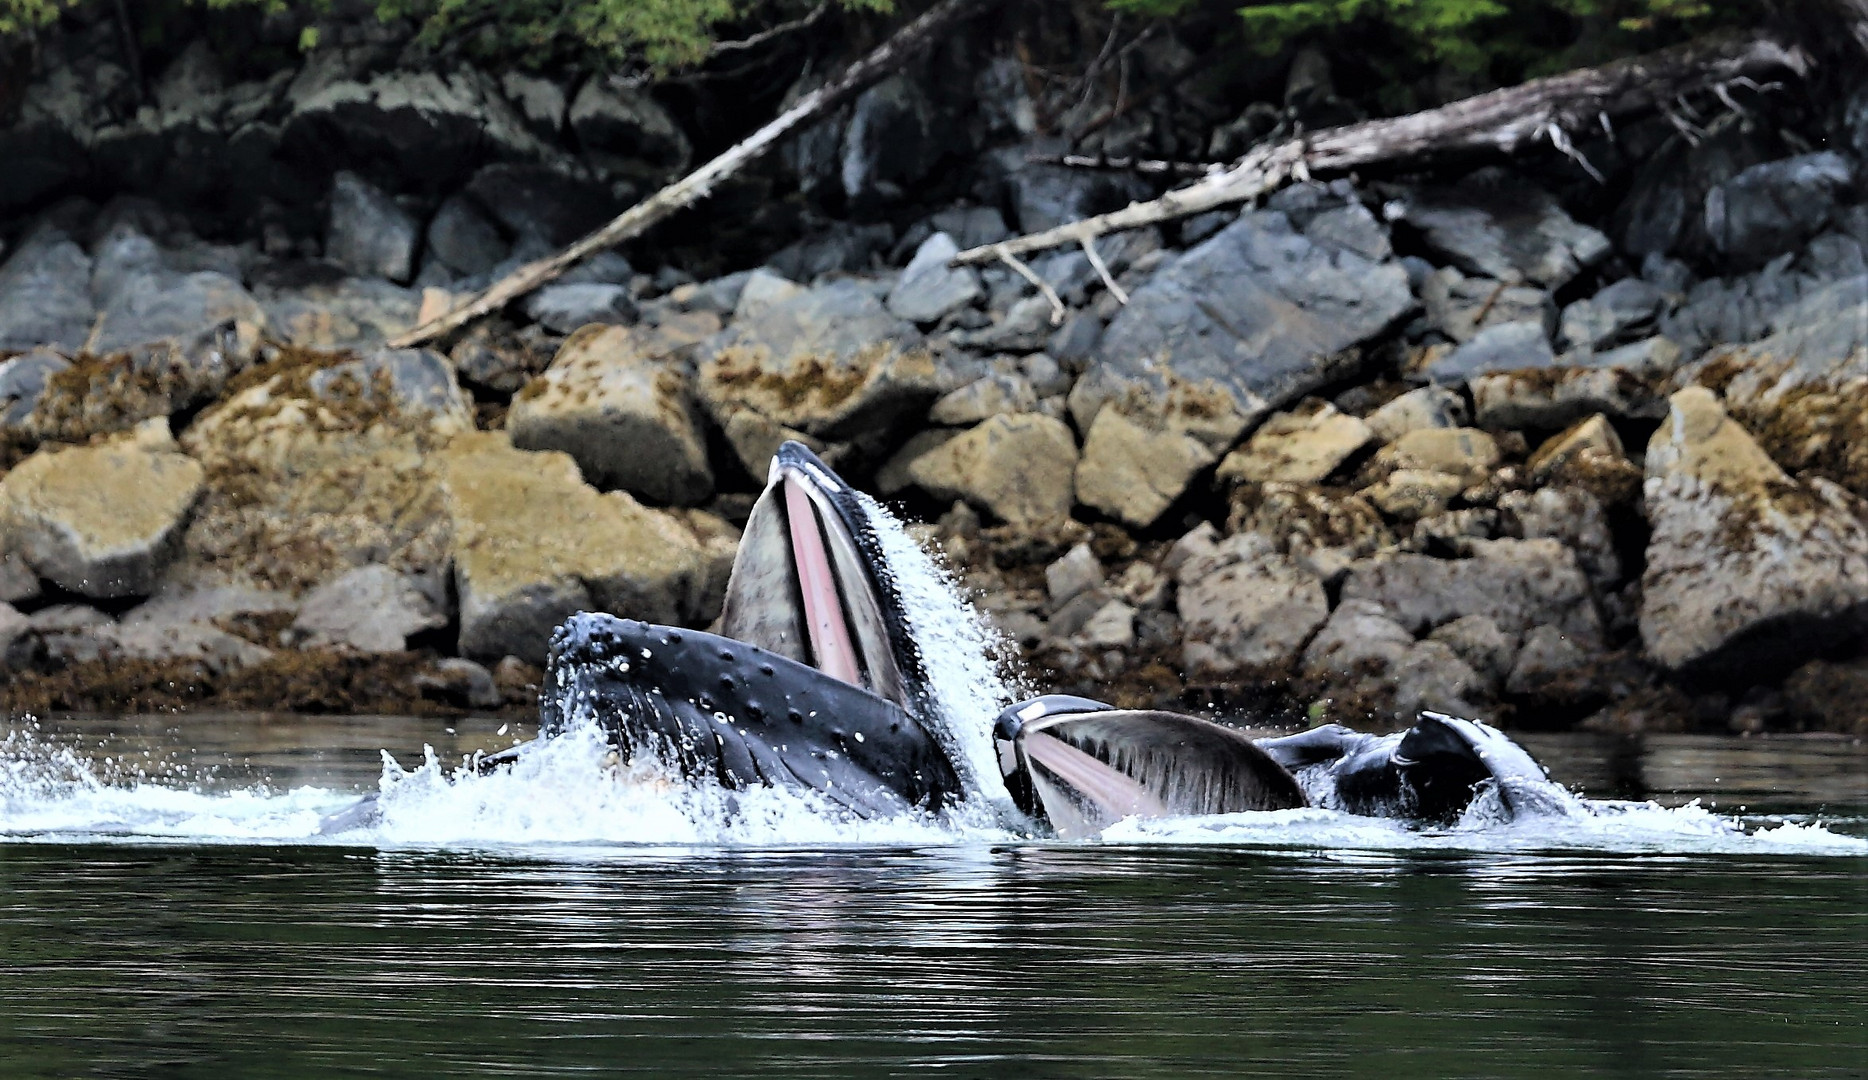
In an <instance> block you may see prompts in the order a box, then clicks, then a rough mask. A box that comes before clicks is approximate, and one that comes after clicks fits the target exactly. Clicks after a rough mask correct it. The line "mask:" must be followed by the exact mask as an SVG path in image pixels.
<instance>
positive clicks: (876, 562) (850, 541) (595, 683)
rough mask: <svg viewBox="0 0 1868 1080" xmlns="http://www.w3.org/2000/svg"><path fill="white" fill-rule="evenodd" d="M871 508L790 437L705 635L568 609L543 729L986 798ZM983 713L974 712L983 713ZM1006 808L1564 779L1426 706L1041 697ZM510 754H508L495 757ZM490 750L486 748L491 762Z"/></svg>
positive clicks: (1374, 803) (845, 804)
mask: <svg viewBox="0 0 1868 1080" xmlns="http://www.w3.org/2000/svg"><path fill="white" fill-rule="evenodd" d="M878 515H879V510H878V508H877V507H876V505H875V504H874V503H873V502H872V501H870V500H869V498H868V497H867V496H865V495H863V494H862V493H860V492H858V491H856V490H855V489H853V488H851V487H850V486H849V485H848V484H846V483H845V482H844V481H843V480H842V478H840V477H839V476H837V474H836V473H835V472H833V471H832V470H831V469H830V468H829V467H828V466H826V465H825V464H824V463H823V462H822V461H821V460H819V459H818V458H817V456H816V455H814V454H812V453H811V451H809V450H808V449H806V448H805V447H803V446H801V445H799V444H797V443H795V442H793V443H786V444H784V445H783V446H782V447H781V448H780V449H779V451H778V453H777V455H776V456H775V457H774V459H773V461H772V465H771V469H770V472H769V475H768V479H767V483H766V487H765V490H764V492H763V493H762V494H761V496H760V497H759V499H758V501H757V503H756V504H755V505H754V508H753V510H752V513H751V515H750V517H749V518H748V520H747V523H746V529H745V533H744V536H743V538H742V540H741V543H740V549H739V552H738V554H737V557H736V559H735V561H734V564H733V570H732V576H731V579H730V581H729V584H728V587H727V596H726V603H725V609H724V611H723V613H722V616H721V620H720V624H719V631H720V632H719V633H717V634H714V633H704V632H700V631H695V630H687V629H681V628H677V627H668V626H658V625H654V624H649V623H643V622H638V621H635V620H632V619H624V618H618V617H616V616H613V615H605V614H596V613H580V614H578V615H575V616H573V617H572V618H571V619H569V620H568V621H567V622H566V623H565V624H564V625H563V626H561V627H560V628H559V629H558V631H557V632H556V634H555V635H554V636H553V639H552V645H551V652H550V658H549V660H548V661H547V669H546V685H545V689H544V693H543V695H542V699H541V706H540V719H541V724H540V734H541V737H542V738H549V737H551V736H552V735H554V734H556V733H559V732H561V731H564V730H566V729H567V728H568V727H569V726H571V725H572V724H574V723H579V722H594V723H595V724H597V725H598V726H599V727H600V728H601V729H602V730H603V731H604V732H605V734H606V735H607V736H608V737H609V739H610V740H611V741H612V742H613V743H614V744H615V745H616V746H617V747H618V749H619V751H621V752H622V753H624V754H626V755H628V756H630V757H632V758H633V757H637V756H644V755H646V756H651V757H653V758H655V759H657V760H659V761H661V762H662V763H663V764H665V765H667V766H669V767H672V768H674V769H676V770H678V771H680V772H681V773H682V774H684V775H686V776H688V777H689V778H692V779H696V780H701V781H709V782H715V783H718V784H721V785H724V786H726V787H728V788H735V789H745V788H748V787H753V786H757V785H770V786H776V787H788V788H802V789H807V790H809V791H813V792H816V793H817V794H818V795H820V796H821V797H823V798H824V799H827V800H829V801H830V802H832V803H834V804H836V805H837V806H840V807H842V808H843V809H844V810H845V811H847V812H848V813H851V814H854V815H857V816H861V817H874V816H882V815H888V814H893V813H898V812H901V811H903V810H907V809H910V808H920V809H923V810H930V811H938V810H942V809H944V808H947V807H950V806H954V805H956V804H958V803H960V802H962V801H963V800H965V799H967V798H968V797H969V796H970V795H984V794H985V792H984V789H985V788H986V787H987V786H988V781H987V778H984V777H980V776H977V775H969V774H968V773H969V769H968V765H967V761H968V758H967V756H966V755H965V753H964V752H963V751H962V748H961V747H960V746H958V745H957V740H958V739H959V737H960V736H959V734H958V733H956V732H954V731H951V730H949V729H948V727H947V726H946V724H945V723H944V722H943V719H942V717H940V716H938V715H936V714H937V711H938V710H937V708H936V702H935V701H934V700H933V690H932V687H931V680H930V674H929V673H930V661H931V660H935V659H938V658H937V657H930V655H929V654H928V651H927V650H929V649H938V648H940V647H942V646H943V643H941V642H928V641H923V640H921V639H920V638H919V637H918V636H917V634H916V632H915V630H916V628H915V625H914V621H913V619H912V617H911V613H910V611H909V610H908V602H907V600H906V599H905V597H904V595H903V590H902V587H901V581H900V578H899V576H898V574H897V573H896V572H895V570H894V568H892V567H891V566H890V565H889V560H888V558H887V554H886V551H885V545H884V543H883V541H882V536H881V529H882V528H884V527H888V526H884V525H883V524H882V523H881V522H880V520H879V516H878ZM987 707H988V708H990V706H987ZM992 738H993V745H994V748H995V749H996V751H997V759H998V766H999V768H998V771H999V776H998V777H996V778H992V779H996V780H1000V781H1003V783H1004V784H1005V787H1006V789H1007V790H1008V791H1009V793H1010V794H1011V796H1012V798H1011V804H1012V805H1015V806H1016V807H1017V810H1016V811H1015V810H1013V809H1012V806H1011V805H1004V800H1001V801H1000V803H1001V807H1002V809H1001V810H1000V816H1002V817H1008V816H1009V817H1016V816H1018V812H1019V811H1022V813H1023V815H1025V816H1026V817H1027V818H1028V821H1024V822H1013V821H1007V822H1005V823H1006V824H1011V825H1015V826H1020V827H1026V828H1029V827H1031V826H1032V825H1034V824H1035V825H1036V826H1038V827H1039V828H1041V829H1045V830H1048V831H1050V832H1052V833H1054V834H1056V835H1058V836H1060V837H1065V838H1069V837H1076V836H1084V835H1091V834H1094V833H1096V832H1098V831H1100V830H1101V829H1102V828H1103V827H1105V826H1107V825H1108V824H1111V823H1113V822H1114V821H1117V820H1120V819H1122V818H1125V817H1131V816H1143V817H1161V816H1173V815H1188V814H1220V813H1232V812H1238V811H1246V810H1274V809H1288V808H1294V807H1302V806H1307V805H1315V804H1318V803H1321V804H1322V805H1327V806H1331V807H1334V808H1336V809H1341V810H1345V811H1348V812H1351V813H1358V814H1373V815H1379V816H1388V817H1401V818H1408V819H1413V820H1419V821H1424V822H1446V821H1451V820H1453V819H1455V818H1457V817H1458V816H1459V815H1460V814H1461V813H1462V812H1463V811H1464V810H1465V809H1466V808H1467V806H1468V805H1469V804H1470V803H1471V802H1472V800H1473V798H1474V797H1475V794H1476V793H1477V792H1480V791H1482V790H1486V789H1488V788H1489V789H1492V790H1494V791H1496V793H1497V797H1498V803H1499V806H1500V807H1501V809H1502V810H1503V811H1505V812H1506V813H1513V812H1524V811H1526V810H1534V809H1538V808H1547V807H1554V806H1558V805H1561V804H1562V802H1563V799H1562V796H1561V789H1558V788H1556V786H1555V785H1554V784H1552V783H1551V782H1550V781H1549V780H1547V779H1546V778H1545V776H1544V772H1543V770H1542V769H1541V768H1539V767H1538V765H1537V764H1536V762H1534V761H1533V760H1532V759H1531V757H1530V755H1529V754H1527V753H1526V752H1525V751H1524V750H1523V749H1522V748H1521V747H1519V746H1518V745H1517V744H1516V743H1514V742H1512V741H1511V740H1510V739H1509V738H1507V737H1506V736H1505V735H1503V734H1502V733H1500V732H1499V731H1497V730H1496V729H1494V728H1492V727H1490V726H1489V725H1486V724H1483V723H1479V722H1477V721H1471V720H1459V719H1454V718H1451V717H1444V716H1438V715H1434V714H1425V715H1423V716H1422V717H1421V719H1420V721H1419V723H1417V724H1416V725H1415V726H1414V727H1413V728H1411V729H1409V730H1408V731H1405V732H1398V733H1394V734H1389V735H1368V734H1362V733H1359V732H1355V731H1352V730H1350V729H1348V728H1346V727H1342V726H1340V725H1326V726H1323V727H1319V728H1315V729H1312V730H1310V731H1305V732H1302V733H1300V734H1296V735H1289V736H1282V737H1276V738H1264V739H1253V738H1252V737H1250V736H1248V735H1247V734H1246V733H1245V732H1243V731H1240V730H1239V729H1237V728H1234V727H1230V726H1227V725H1225V724H1220V723H1215V722H1213V721H1209V720H1204V719H1200V718H1198V717H1193V716H1186V715H1182V714H1178V713H1170V712H1161V711H1153V710H1129V709H1118V708H1115V707H1113V706H1110V705H1107V704H1104V703H1101V702H1096V701H1091V700H1088V699H1085V698H1076V697H1068V696H1062V695H1049V696H1045V697H1039V698H1034V699H1031V700H1029V701H1025V702H1021V703H1019V704H1016V705H1013V706H1011V707H1010V708H1007V709H1005V710H1004V711H1003V713H1001V714H1000V716H999V717H998V720H997V722H996V724H995V725H994V728H993V736H992ZM523 751H524V748H523V747H520V748H516V750H515V751H508V752H507V753H506V754H504V755H500V757H509V756H511V755H512V754H513V753H515V752H523ZM494 760H495V761H497V760H498V759H497V758H496V759H494Z"/></svg>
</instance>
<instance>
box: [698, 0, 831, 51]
mask: <svg viewBox="0 0 1868 1080" xmlns="http://www.w3.org/2000/svg"><path fill="white" fill-rule="evenodd" d="M829 10H830V0H823V3H821V4H818V5H817V6H816V7H814V8H812V9H811V13H810V14H809V15H806V16H804V17H803V18H799V19H793V20H791V21H790V22H782V23H779V24H778V25H777V26H774V27H771V28H770V29H767V30H761V31H759V32H758V33H756V34H754V35H752V36H751V37H744V38H740V39H739V40H737V41H716V42H714V43H713V45H712V47H711V48H710V49H709V50H708V51H709V52H710V53H711V54H712V55H714V56H718V55H720V54H721V53H724V52H735V51H737V50H740V49H756V48H758V47H759V46H761V45H763V44H765V43H766V42H768V41H770V40H772V39H773V38H775V37H781V36H783V35H785V34H789V33H791V32H792V31H794V30H803V29H805V28H807V27H810V26H813V25H815V24H816V23H817V20H819V19H821V18H823V17H824V12H826V11H829Z"/></svg>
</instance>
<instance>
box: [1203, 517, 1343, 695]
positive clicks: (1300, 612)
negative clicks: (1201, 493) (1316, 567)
mask: <svg viewBox="0 0 1868 1080" xmlns="http://www.w3.org/2000/svg"><path fill="white" fill-rule="evenodd" d="M1176 577H1177V578H1178V580H1179V582H1180V597H1179V604H1180V616H1181V621H1182V625H1183V626H1184V628H1185V641H1184V644H1183V647H1182V659H1183V661H1184V663H1185V664H1186V667H1187V669H1188V670H1189V671H1192V672H1196V673H1201V674H1210V675H1225V674H1248V673H1252V672H1267V671H1275V670H1277V669H1280V668H1282V667H1284V666H1285V665H1287V664H1289V663H1291V662H1292V661H1293V660H1295V659H1296V657H1297V654H1298V652H1299V651H1300V650H1301V649H1303V647H1304V643H1305V642H1306V641H1308V640H1309V639H1310V635H1311V634H1312V633H1314V632H1315V631H1316V629H1317V627H1319V626H1322V625H1323V622H1324V620H1325V619H1327V618H1329V614H1330V605H1329V600H1328V598H1327V597H1325V595H1324V592H1323V584H1322V583H1321V582H1319V581H1318V580H1317V579H1316V577H1315V576H1314V575H1312V574H1310V573H1309V572H1307V571H1305V570H1304V569H1303V568H1302V567H1300V566H1298V565H1297V564H1296V563H1295V562H1293V561H1292V560H1291V559H1290V558H1289V557H1288V556H1285V555H1281V554H1279V553H1278V551H1277V549H1276V548H1275V547H1274V546H1273V545H1272V543H1271V541H1270V540H1268V539H1266V538H1265V537H1262V536H1259V535H1258V534H1257V533H1239V534H1237V535H1235V536H1231V537H1228V538H1227V539H1226V540H1223V541H1221V542H1220V543H1219V544H1218V545H1216V546H1215V547H1214V548H1213V550H1212V551H1211V552H1210V553H1208V554H1205V555H1202V556H1198V557H1195V558H1193V559H1190V560H1188V561H1187V562H1186V563H1185V564H1184V565H1182V566H1181V567H1180V570H1179V573H1178V574H1177V575H1176Z"/></svg>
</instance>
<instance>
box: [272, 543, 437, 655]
mask: <svg viewBox="0 0 1868 1080" xmlns="http://www.w3.org/2000/svg"><path fill="white" fill-rule="evenodd" d="M447 622H448V616H447V612H446V611H444V610H443V609H442V606H441V605H440V604H439V603H437V602H436V598H435V596H434V595H432V593H431V591H430V590H427V589H424V588H422V587H421V583H420V582H418V581H417V580H416V579H414V578H412V577H410V576H409V575H407V574H401V573H397V572H396V571H394V570H391V569H390V568H389V567H387V566H382V565H380V564H372V565H369V566H359V567H358V568H356V569H355V570H351V571H349V572H348V573H344V574H340V575H338V576H337V577H335V578H333V579H331V580H330V581H327V582H325V583H324V584H323V585H320V586H318V587H317V588H316V589H313V590H312V591H311V593H310V594H309V595H307V596H306V597H305V599H304V602H303V603H302V604H300V605H299V609H298V617H297V618H296V619H294V620H293V623H292V629H293V631H294V632H295V634H296V636H297V638H298V641H299V642H300V643H301V644H305V645H314V646H326V647H329V646H337V647H342V648H349V649H355V650H357V651H358V652H366V653H391V652H401V651H402V650H403V649H405V648H407V647H408V638H409V635H411V634H416V633H420V632H421V631H423V630H435V629H439V628H440V627H443V626H446V625H447Z"/></svg>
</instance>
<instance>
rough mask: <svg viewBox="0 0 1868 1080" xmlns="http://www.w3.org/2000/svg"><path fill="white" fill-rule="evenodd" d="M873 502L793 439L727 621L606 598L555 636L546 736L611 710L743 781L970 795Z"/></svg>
mask: <svg viewBox="0 0 1868 1080" xmlns="http://www.w3.org/2000/svg"><path fill="white" fill-rule="evenodd" d="M871 513H872V511H871V509H870V504H869V503H867V502H866V501H865V500H864V499H863V497H862V496H860V495H859V494H857V493H856V492H855V491H853V490H851V489H850V488H849V487H848V486H847V485H845V484H844V483H843V481H842V480H841V479H840V478H839V477H838V476H837V474H836V473H834V472H832V471H831V470H830V469H829V468H828V467H827V466H825V465H824V463H823V462H821V461H819V460H818V459H817V456H816V455H814V454H812V453H811V452H810V451H809V450H807V449H805V448H804V447H803V446H800V445H798V444H796V443H786V444H785V445H784V446H783V447H781V448H780V450H779V452H778V455H777V457H776V458H775V459H774V460H773V463H772V469H771V473H770V477H769V479H768V481H767V483H766V488H765V491H764V492H763V493H762V494H761V495H760V497H759V500H758V501H757V503H755V504H754V506H753V510H752V514H751V516H750V517H749V518H748V519H747V522H746V529H745V532H744V534H743V535H742V537H741V540H740V547H739V553H738V555H737V556H736V557H735V559H734V561H733V574H732V577H731V578H730V579H729V580H728V583H727V595H726V605H725V610H724V611H723V612H722V613H721V617H720V626H719V627H718V630H719V633H717V634H716V633H705V632H702V631H697V630H684V629H681V628H679V627H671V626H656V625H653V624H649V623H642V622H637V621H635V620H633V619H626V618H620V617H618V616H615V615H607V614H600V613H592V612H580V613H578V614H576V615H573V616H572V617H571V618H569V619H567V620H565V622H564V624H563V625H562V626H560V627H559V628H558V631H557V633H556V634H554V635H553V637H552V646H551V655H550V657H549V659H548V660H547V662H546V684H547V686H546V692H545V693H544V694H543V695H542V696H541V700H540V703H539V721H540V726H539V729H540V734H541V735H544V736H550V735H553V734H555V733H557V732H561V731H564V730H567V729H568V728H569V727H570V726H571V725H572V724H574V723H577V722H580V721H582V720H591V721H594V722H595V723H597V724H598V725H599V726H600V727H601V728H602V729H603V730H604V731H605V732H606V733H607V734H608V735H609V736H610V737H611V739H612V740H614V741H615V742H616V743H617V744H618V746H619V747H620V748H622V749H624V750H625V751H627V752H628V753H629V754H630V755H632V756H634V755H648V756H651V757H653V758H655V759H657V760H660V761H661V762H663V763H665V764H667V765H669V766H672V767H673V768H675V769H677V770H678V771H680V772H681V773H682V774H684V775H686V776H689V777H693V778H697V779H709V780H713V781H715V782H718V783H720V784H722V785H724V786H726V787H728V788H734V789H745V788H749V787H753V786H759V785H765V786H773V787H788V788H800V787H801V788H806V789H810V790H813V791H816V792H817V793H819V794H820V795H822V796H824V797H825V798H827V799H828V800H830V801H831V802H833V803H836V804H838V805H841V806H843V807H844V808H846V809H848V810H849V811H850V812H852V813H854V814H857V815H858V816H863V817H879V816H886V815H889V814H895V813H900V812H902V811H905V810H909V809H913V808H922V809H928V810H937V809H940V808H941V807H943V806H946V805H948V804H950V803H952V802H954V801H956V800H957V799H959V798H960V797H961V796H962V795H963V792H962V789H961V785H960V781H959V778H958V776H957V775H956V773H955V771H954V767H953V764H952V762H951V761H950V760H949V759H948V757H947V755H946V753H945V752H944V751H943V750H942V749H941V747H940V745H939V744H938V743H937V741H936V740H935V738H934V737H933V735H932V734H931V733H930V732H929V731H928V729H927V728H926V727H925V726H924V725H923V724H922V723H921V720H920V718H919V717H920V715H921V714H922V712H923V708H924V705H923V701H922V697H923V695H924V693H925V690H924V687H925V685H926V680H925V677H924V675H923V674H922V673H923V672H924V670H925V669H924V666H923V660H922V656H921V653H920V651H919V649H918V647H917V646H916V645H915V644H914V642H913V640H912V638H911V637H910V635H909V634H908V632H907V630H906V616H905V614H904V613H903V611H902V602H901V599H900V596H899V594H898V592H897V591H896V588H895V585H894V582H893V580H892V579H891V578H890V576H889V571H888V566H887V560H886V559H885V558H884V556H883V554H882V541H881V539H880V537H879V536H878V533H877V525H876V522H875V521H874V520H873V519H872V517H871Z"/></svg>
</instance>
